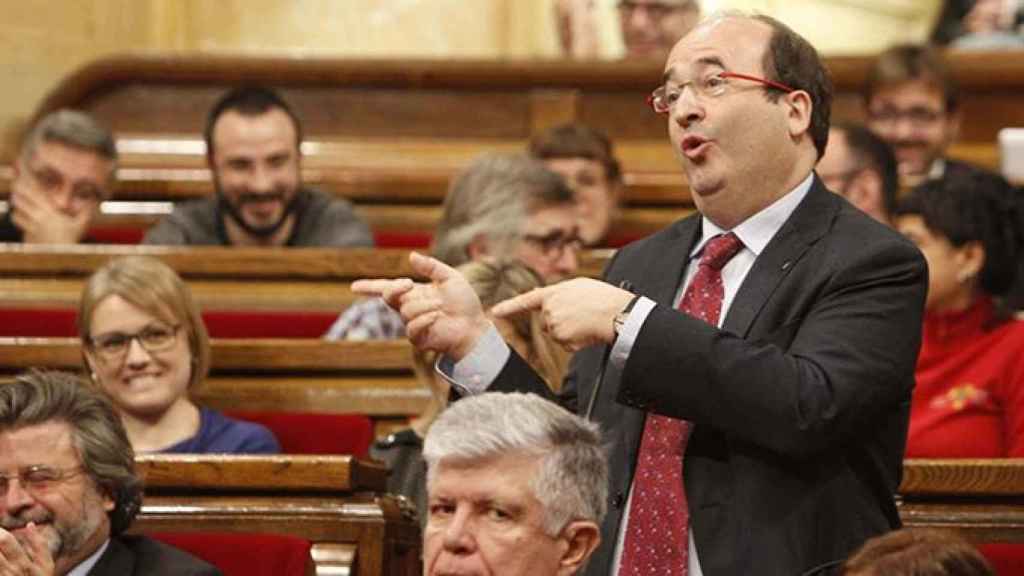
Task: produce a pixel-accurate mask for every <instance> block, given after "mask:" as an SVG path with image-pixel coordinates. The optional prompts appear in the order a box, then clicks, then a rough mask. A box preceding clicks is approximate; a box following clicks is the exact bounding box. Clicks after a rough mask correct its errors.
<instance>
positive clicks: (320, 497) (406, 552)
mask: <svg viewBox="0 0 1024 576" xmlns="http://www.w3.org/2000/svg"><path fill="white" fill-rule="evenodd" d="M139 464H140V468H141V470H142V471H143V473H144V474H145V476H146V483H147V490H146V501H145V504H144V506H143V511H142V514H141V516H140V518H139V520H138V521H137V522H136V527H135V530H139V531H143V532H145V531H147V530H149V531H154V530H201V529H207V530H240V529H245V530H249V531H268V532H282V533H287V534H292V535H297V536H300V537H303V538H308V539H310V540H311V541H313V542H314V555H315V556H316V555H317V554H318V553H319V555H320V558H321V560H322V559H323V558H324V557H325V556H327V555H328V554H327V551H328V550H329V551H330V552H331V555H332V556H334V557H335V558H338V557H341V558H348V557H350V555H354V556H355V557H356V559H357V562H356V566H357V568H356V569H357V570H359V571H358V572H356V573H359V574H365V573H367V572H363V570H364V568H365V567H364V566H363V565H362V564H361V563H360V562H361V559H363V558H365V557H366V556H365V555H363V553H361V552H360V550H362V548H360V546H367V547H369V548H370V549H371V550H373V551H374V558H376V557H377V556H376V554H377V550H379V549H380V548H373V543H374V542H376V543H378V544H379V543H380V542H382V541H383V542H384V543H385V545H384V546H382V547H381V548H383V549H384V550H385V551H386V550H388V545H387V542H388V540H387V538H388V534H389V533H388V531H387V529H386V528H383V529H382V526H381V524H385V525H386V522H387V519H388V518H394V517H395V516H394V515H396V513H397V515H401V514H402V513H405V512H404V511H407V510H408V509H402V508H398V509H397V510H396V507H395V504H394V503H393V502H392V501H390V499H387V498H380V497H376V498H367V497H366V496H365V495H362V494H359V493H358V490H352V489H349V490H348V492H346V489H345V488H342V489H341V491H340V493H338V494H337V495H338V497H339V498H340V499H341V500H343V503H342V502H331V503H330V504H328V503H327V502H325V500H333V496H334V495H335V494H336V491H337V490H338V488H337V485H336V484H335V483H336V482H338V483H340V484H341V485H343V486H346V487H351V486H353V485H354V483H355V482H362V483H363V484H362V486H363V487H368V486H369V487H372V486H376V487H378V488H377V489H378V490H379V486H381V484H377V482H379V481H380V478H379V477H378V476H376V475H378V474H379V470H378V469H374V468H372V467H371V468H369V469H367V470H366V474H363V473H362V470H363V469H362V468H361V467H360V466H361V464H362V463H360V462H351V461H349V462H348V466H347V467H346V466H345V465H344V461H339V460H338V459H333V458H330V459H321V458H296V457H291V458H284V457H279V459H274V458H269V459H268V458H261V457H240V458H239V457H234V458H230V457H228V458H224V457H208V456H206V457H203V456H199V457H184V458H183V457H142V458H140V459H139ZM353 470H355V474H353ZM367 476H373V477H372V478H367ZM364 489H365V488H364ZM370 489H372V488H370ZM352 492H356V493H354V494H353V493H352ZM310 493H312V494H310ZM325 493H326V494H325ZM1022 495H1024V461H1022V460H969V461H965V460H908V461H906V462H905V464H904V480H903V483H902V484H901V487H900V494H899V501H900V503H899V510H900V515H901V517H902V519H903V522H904V524H905V525H907V526H911V527H930V528H945V529H954V530H958V531H960V532H962V533H963V534H964V535H965V536H966V537H968V538H969V539H971V540H972V541H974V542H975V543H978V544H983V543H993V542H1003V543H1024V500H1022V498H1021V497H1022ZM324 496H326V498H324ZM375 505H376V506H379V509H378V508H377V507H376V506H375ZM357 511H358V515H359V516H360V517H361V518H360V522H358V524H359V526H358V528H360V529H362V532H361V535H362V539H360V537H359V535H360V533H359V532H352V531H350V528H351V524H353V523H355V522H353V518H352V517H353V516H356V515H357ZM346 512H348V514H347V515H346ZM328 517H330V518H328ZM339 517H340V518H339ZM382 519H383V520H384V521H383V522H381V520H382ZM332 522H333V524H332ZM398 532H399V531H397V530H396V531H395V532H392V533H391V534H396V533H398ZM401 534H403V535H405V537H406V538H407V539H406V540H401V539H400V538H399V542H400V543H398V544H396V545H395V547H396V548H397V549H398V550H399V552H398V553H397V554H395V556H396V557H398V558H402V559H405V561H406V562H411V560H409V558H410V555H413V557H414V556H415V555H414V554H413V552H412V549H411V546H412V541H411V538H412V536H411V529H410V528H408V527H407V528H405V529H403V531H401ZM353 540H355V541H357V542H359V544H358V545H355V546H354V545H353V544H351V542H353ZM392 550H394V548H392ZM385 554H386V553H385ZM377 566H384V567H383V568H380V570H381V571H380V572H377V573H381V574H392V573H401V572H388V571H387V570H388V568H387V567H386V566H387V565H386V564H384V565H379V564H378V565H377Z"/></svg>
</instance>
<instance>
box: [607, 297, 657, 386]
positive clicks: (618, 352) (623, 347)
mask: <svg viewBox="0 0 1024 576" xmlns="http://www.w3.org/2000/svg"><path fill="white" fill-rule="evenodd" d="M654 305H655V302H654V300H651V299H650V298H648V297H646V296H641V297H640V299H639V300H637V301H636V304H634V305H633V309H632V310H630V311H629V315H627V316H626V321H625V322H623V323H622V330H619V336H618V337H617V338H616V339H615V343H614V344H613V345H612V354H611V357H610V359H609V360H610V362H611V363H612V365H613V366H614V367H615V368H617V369H618V370H619V371H620V372H621V371H622V369H623V368H625V367H626V360H627V359H629V353H630V352H631V351H632V350H633V343H634V342H636V337H637V336H639V335H640V328H642V327H643V325H644V321H645V320H647V316H648V315H649V314H650V313H651V310H653V309H654Z"/></svg>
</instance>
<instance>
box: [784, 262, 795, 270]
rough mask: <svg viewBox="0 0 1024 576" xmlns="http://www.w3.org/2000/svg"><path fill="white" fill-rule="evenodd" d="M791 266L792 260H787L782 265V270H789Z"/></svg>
mask: <svg viewBox="0 0 1024 576" xmlns="http://www.w3.org/2000/svg"><path fill="white" fill-rule="evenodd" d="M791 264H793V261H792V260H786V261H785V262H783V263H782V269H783V270H788V269H789V267H790V265H791Z"/></svg>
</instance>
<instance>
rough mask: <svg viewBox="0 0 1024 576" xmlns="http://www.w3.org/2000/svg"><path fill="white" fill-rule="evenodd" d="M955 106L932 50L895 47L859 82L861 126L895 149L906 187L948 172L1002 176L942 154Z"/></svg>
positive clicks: (952, 136) (952, 86) (954, 127)
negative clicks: (864, 118)
mask: <svg viewBox="0 0 1024 576" xmlns="http://www.w3.org/2000/svg"><path fill="white" fill-rule="evenodd" d="M959 105H960V94H959V91H958V89H957V86H956V83H955V81H954V79H953V76H952V73H951V72H950V70H949V69H948V67H947V66H946V64H945V62H944V61H943V59H942V55H941V54H940V53H939V52H938V51H937V50H936V49H935V48H932V47H928V46H917V45H901V46H895V47H893V48H890V49H889V50H886V51H885V52H883V53H882V54H880V55H879V56H878V59H877V60H876V61H875V63H874V65H873V66H872V68H871V70H870V71H869V72H868V77H867V81H866V82H865V84H864V107H865V111H866V116H867V125H868V128H870V129H871V130H872V131H874V132H875V133H876V134H878V135H879V136H881V137H882V138H883V139H884V140H885V141H886V142H888V143H889V145H890V146H892V148H893V151H894V152H895V153H896V159H897V161H898V163H899V174H900V185H901V187H903V188H904V189H909V188H912V187H914V186H916V185H918V184H920V183H922V182H924V181H925V180H935V179H941V178H944V177H945V176H947V175H948V174H952V173H954V172H959V173H982V174H986V175H988V177H991V178H997V179H1000V180H1002V177H1001V176H999V175H998V174H995V173H992V172H989V171H987V170H984V169H982V168H979V167H977V166H972V165H970V164H968V163H965V162H960V161H956V160H951V159H949V158H947V157H946V152H947V150H948V149H949V146H950V145H951V144H952V143H953V141H954V140H956V137H957V134H958V133H959V131H960V121H961V114H960V107H959ZM1003 183H1005V180H1004V181H1003Z"/></svg>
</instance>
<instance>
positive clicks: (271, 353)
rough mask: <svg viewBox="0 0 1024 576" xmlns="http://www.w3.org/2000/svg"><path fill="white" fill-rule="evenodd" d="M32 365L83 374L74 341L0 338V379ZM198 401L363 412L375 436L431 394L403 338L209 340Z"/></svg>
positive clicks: (243, 407) (241, 407)
mask: <svg viewBox="0 0 1024 576" xmlns="http://www.w3.org/2000/svg"><path fill="white" fill-rule="evenodd" d="M33 367H40V368H42V367H45V368H54V369H60V370H70V371H81V369H82V352H81V348H80V347H79V343H78V339H76V338H0V376H11V375H13V374H17V373H18V372H21V371H24V370H26V369H28V368H33ZM194 397H195V399H196V401H197V402H198V403H199V404H201V405H204V406H210V407H212V408H217V409H219V410H236V411H255V412H267V411H270V412H274V411H277V412H310V413H317V414H366V415H368V416H370V418H371V419H372V420H373V422H374V427H375V432H376V435H381V434H384V433H387V432H389V431H390V430H393V429H394V428H397V427H401V426H404V425H405V424H406V422H407V418H408V417H409V416H410V415H413V414H418V413H419V412H420V411H421V410H423V408H424V407H425V406H426V403H427V401H428V400H429V398H430V391H429V390H428V389H427V388H425V387H423V386H421V385H420V384H419V382H418V381H417V380H416V379H415V377H414V376H413V373H412V354H411V349H410V346H409V343H408V342H406V341H404V340H402V341H375V342H325V341H322V340H298V339H285V340H276V339H256V340H214V341H213V343H212V363H211V368H210V376H209V377H208V378H207V379H206V381H205V382H204V383H203V384H202V386H200V387H199V388H198V389H197V390H195V392H194Z"/></svg>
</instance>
